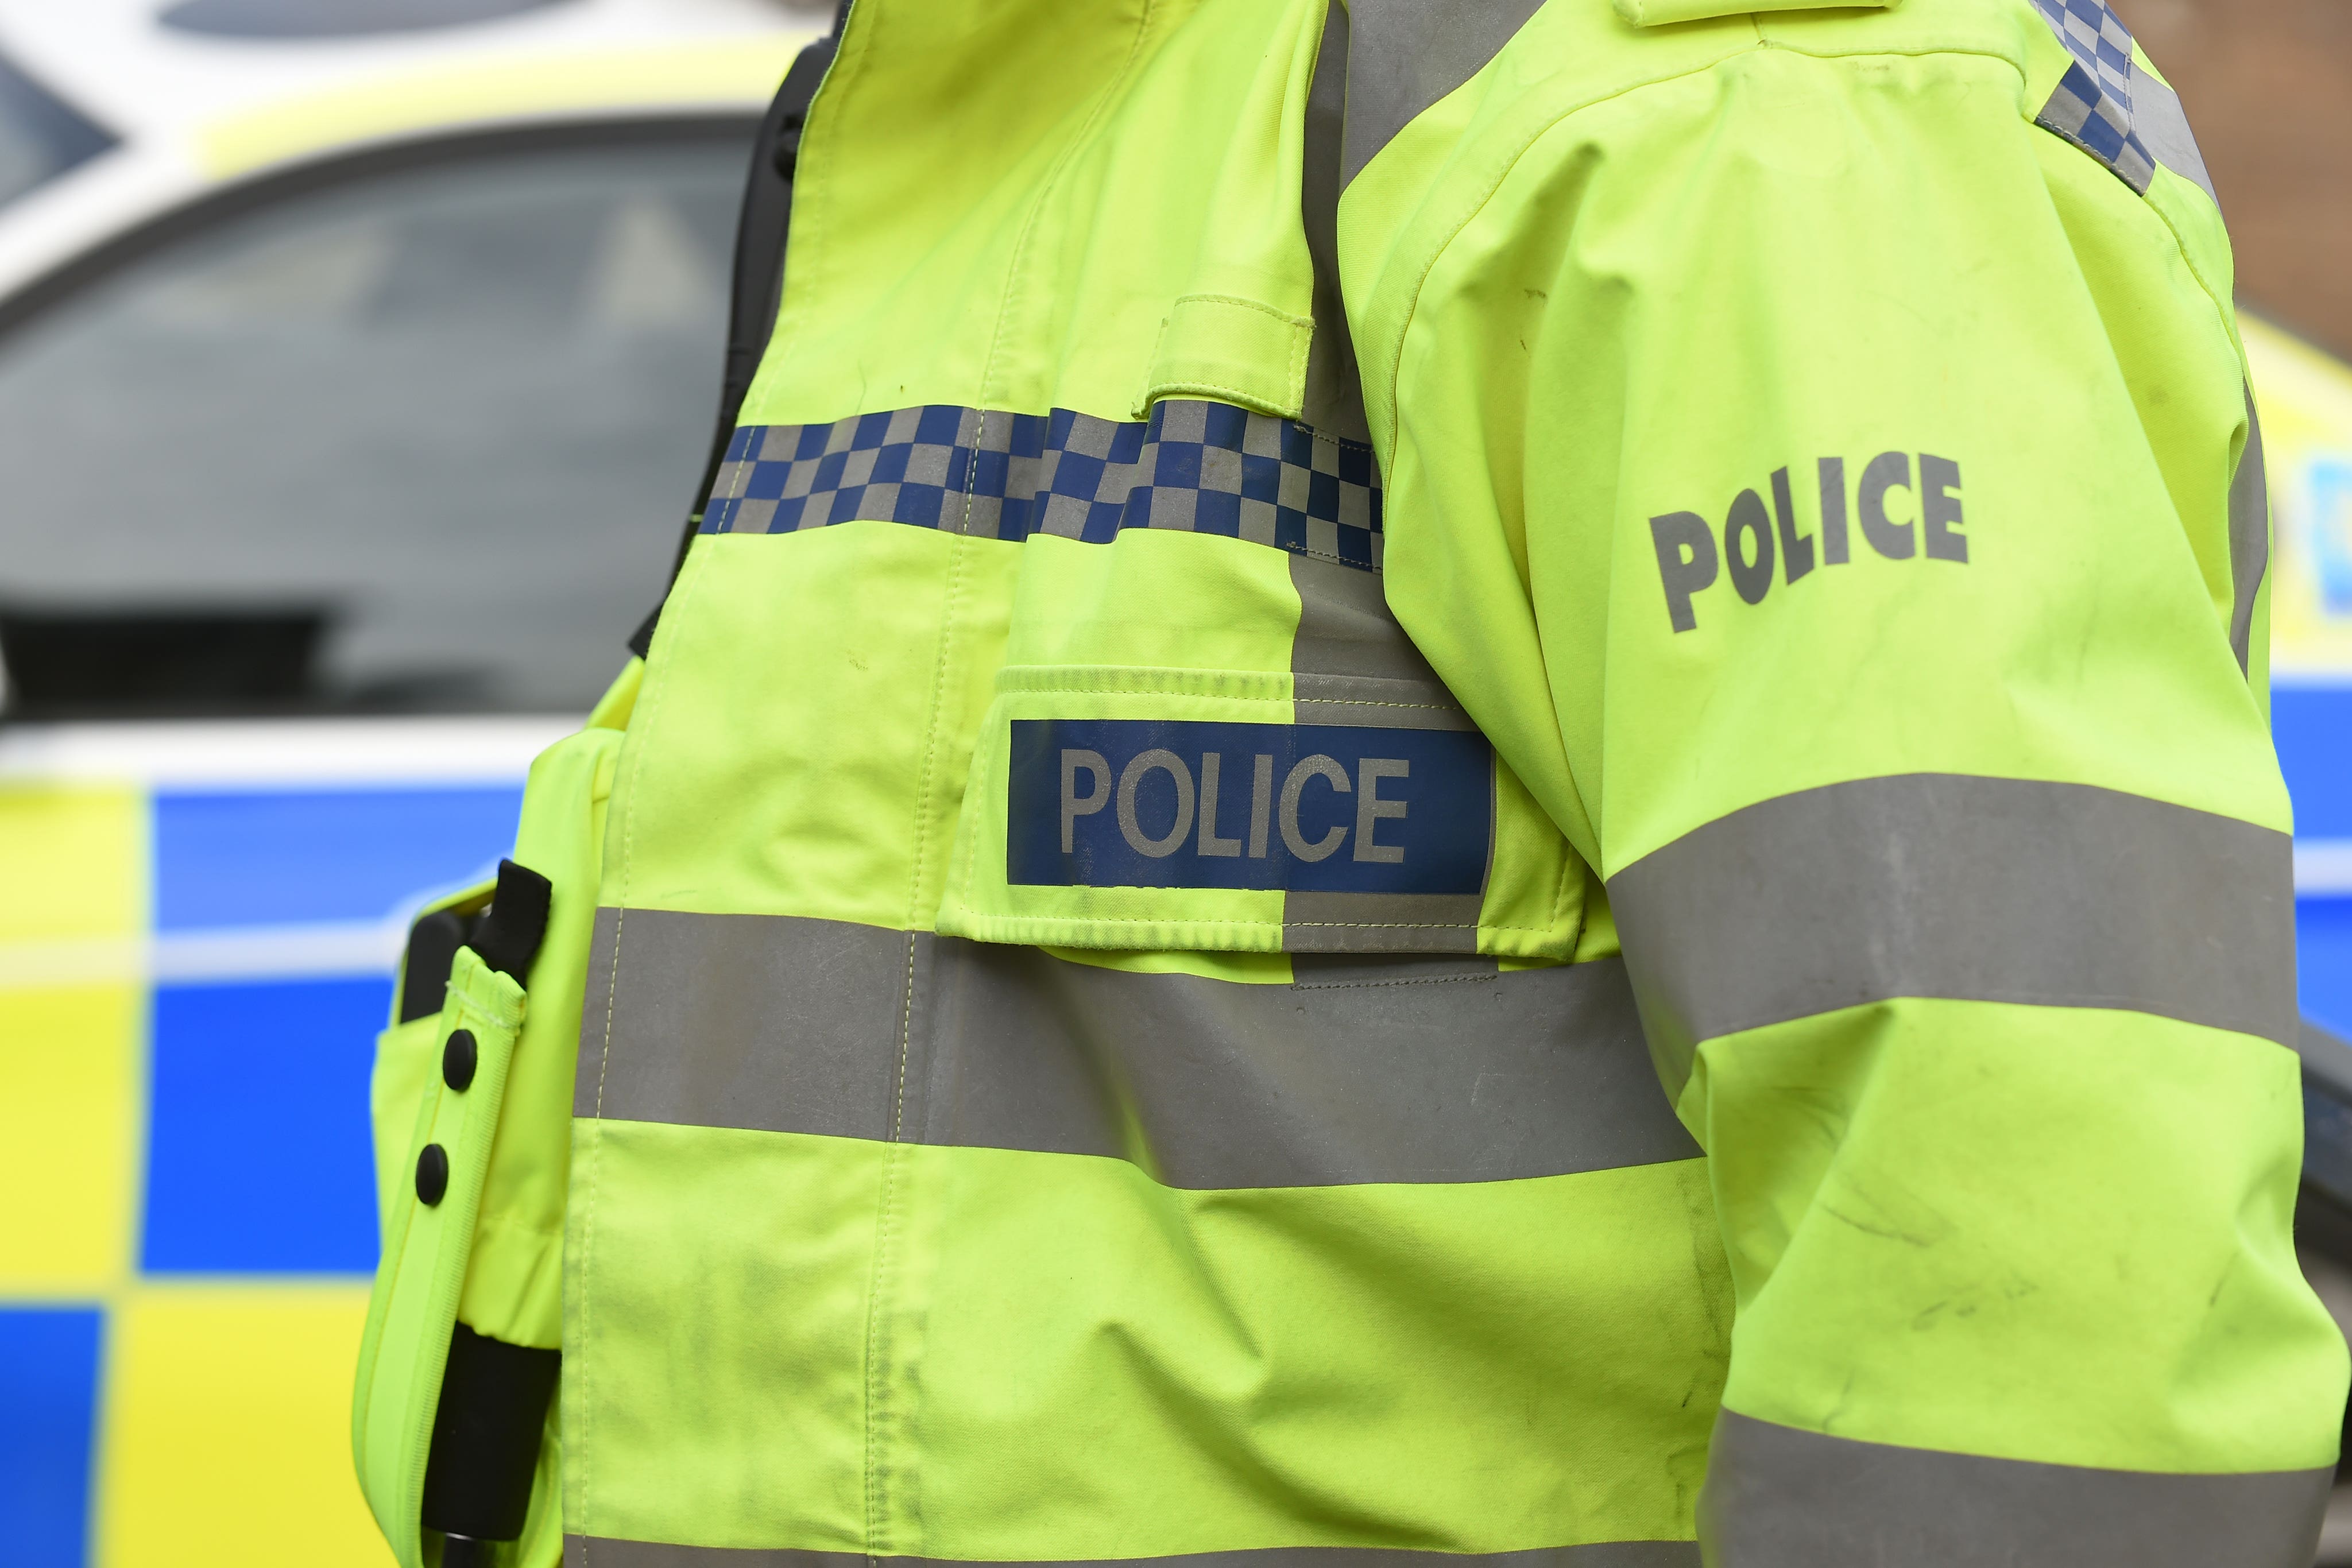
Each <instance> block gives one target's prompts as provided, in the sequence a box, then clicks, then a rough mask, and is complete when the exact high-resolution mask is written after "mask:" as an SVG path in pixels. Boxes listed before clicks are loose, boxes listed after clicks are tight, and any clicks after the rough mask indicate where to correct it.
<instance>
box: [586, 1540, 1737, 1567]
mask: <svg viewBox="0 0 2352 1568" xmlns="http://www.w3.org/2000/svg"><path fill="white" fill-rule="evenodd" d="M563 1561H564V1563H565V1564H566V1568H869V1565H871V1564H874V1563H904V1564H905V1565H906V1568H967V1563H966V1562H965V1560H962V1559H958V1558H951V1557H869V1556H867V1555H866V1553H865V1552H806V1551H795V1550H793V1549H791V1548H773V1547H771V1548H762V1547H756V1546H753V1547H744V1546H664V1545H660V1544H657V1543H656V1542H648V1541H614V1540H610V1539H608V1538H606V1537H604V1536H583V1535H567V1536H565V1537H564V1538H563ZM969 1568H1699V1555H1698V1544H1697V1543H1696V1542H1690V1541H1616V1542H1597V1543H1595V1544H1593V1545H1590V1546H1546V1547H1538V1548H1537V1549H1536V1550H1534V1551H1531V1552H1408V1551H1404V1550H1402V1549H1395V1548H1385V1547H1377V1546H1267V1547H1261V1548H1258V1549H1257V1550H1255V1551H1242V1552H1183V1553H1181V1554H1178V1555H1175V1556H1169V1557H1111V1558H1076V1559H1062V1558H1055V1559H1039V1560H1034V1561H1031V1562H1027V1563H1015V1562H1005V1561H1002V1560H1000V1559H996V1558H991V1559H989V1560H988V1562H986V1563H970V1564H969Z"/></svg>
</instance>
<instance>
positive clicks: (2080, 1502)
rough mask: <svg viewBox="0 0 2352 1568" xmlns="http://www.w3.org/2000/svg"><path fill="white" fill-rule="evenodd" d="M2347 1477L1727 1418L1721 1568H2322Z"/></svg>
mask: <svg viewBox="0 0 2352 1568" xmlns="http://www.w3.org/2000/svg"><path fill="white" fill-rule="evenodd" d="M2334 1479H2335V1471H2334V1470H2333V1469H2315V1470H2268V1471H2257V1472H2253V1473H2251V1474H2243V1475H2172V1474H2162V1473H2158V1472H2155V1471H2149V1470H2105V1469H2085V1468H2083V1467H2080V1466H2074V1465H2043V1464H2032V1463H2028V1462H2026V1461H2024V1460H2021V1459H1992V1458H1981V1457H1979V1456H1978V1455H1974V1454H1952V1453H1943V1452H1939V1451H1937V1450H1935V1449H1932V1448H1896V1447H1895V1446H1893V1445H1891V1444H1885V1443H1864V1442H1856V1441H1853V1439H1850V1438H1845V1437H1822V1436H1821V1435H1820V1434H1818V1433H1813V1432H1803V1431H1800V1430H1798V1429H1797V1428H1795V1427H1782V1426H1779V1425H1777V1424H1775V1423H1773V1422H1769V1421H1759V1420H1755V1419H1753V1418H1752V1417H1749V1416H1740V1415H1736V1414H1734V1413H1733V1412H1731V1411H1729V1410H1726V1411H1724V1412H1722V1413H1721V1414H1720V1415H1719V1416H1717V1417H1716V1427H1715V1439H1714V1441H1713V1443H1712V1444H1711V1445H1710V1446H1709V1448H1708V1451H1707V1470H1706V1487H1705V1489H1704V1490H1701V1492H1700V1493H1699V1505H1698V1529H1699V1537H1700V1539H1701V1540H1703V1541H1705V1542H1706V1545H1707V1559H1706V1561H1707V1563H1708V1564H1709V1568H2022V1565H2025V1564H2033V1565H2037V1568H2038V1565H2040V1564H2044V1563H2046V1564H2049V1565H2050V1568H2061V1565H2063V1568H2223V1565H2226V1568H2309V1564H2310V1563H2311V1560H2312V1557H2313V1555H2314V1553H2315V1551H2316V1549H2317V1547H2318V1544H2319V1522H2320V1516H2321V1515H2322V1513H2323V1512H2324V1511H2326V1506H2327V1493H2328V1488H2329V1486H2330V1484H2331V1483H2332V1482H2333V1481H2334Z"/></svg>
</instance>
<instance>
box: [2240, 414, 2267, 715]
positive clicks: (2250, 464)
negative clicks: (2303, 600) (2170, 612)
mask: <svg viewBox="0 0 2352 1568" xmlns="http://www.w3.org/2000/svg"><path fill="white" fill-rule="evenodd" d="M2270 564H2271V493H2270V485H2269V482H2268V479H2267V477H2266V476H2265V475H2264V473H2263V424H2262V421H2261V420H2260V419H2259V418H2258V417H2256V415H2255V413H2254V389H2253V388H2252V387H2248V388H2247V389H2246V450H2245V452H2244V453H2243V454H2242V455H2240V457H2239V458H2238V471H2237V472H2236V473H2235V474H2232V475H2231V476H2230V595H2231V601H2230V651H2231V653H2235V654H2237V656H2238V668H2240V669H2241V670H2243V669H2245V668H2246V667H2247V658H2248V655H2249V654H2250V653H2252V650H2253V639H2254V595H2255V594H2256V593H2257V592H2259V591H2261V589H2262V586H2263V573H2264V572H2266V571H2268V570H2270Z"/></svg>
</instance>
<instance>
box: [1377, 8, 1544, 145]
mask: <svg viewBox="0 0 2352 1568" xmlns="http://www.w3.org/2000/svg"><path fill="white" fill-rule="evenodd" d="M1542 3H1543V0H1347V5H1348V129H1347V135H1346V147H1345V151H1344V152H1343V153H1342V155H1341V158H1340V163H1339V183H1340V184H1341V185H1342V186H1345V185H1346V184H1348V183H1349V182H1351V181H1353V180H1354V179H1355V177H1356V176H1357V175H1358V174H1359V173H1360V172H1363V167H1364V165H1365V164H1367V163H1369V162H1371V161H1372V158H1373V156H1374V155H1375V154H1376V153H1378V152H1380V150H1381V148H1383V147H1386V146H1387V145H1388V144H1389V143H1390V142H1391V141H1394V140H1395V139H1396V135H1397V132H1399V131H1402V130H1403V129H1404V128H1405V127H1406V126H1407V125H1409V124H1411V123H1412V120H1413V119H1414V117H1415V116H1417V115H1419V114H1420V113H1421V111H1422V110H1425V109H1427V108H1428V107H1429V106H1430V105H1432V104H1433V103H1435V102H1436V101H1437V100H1438V99H1441V98H1444V96H1445V95H1446V94H1448V93H1450V92H1452V91H1453V90H1454V89H1455V88H1458V87H1460V86H1461V85H1462V84H1463V83H1464V82H1466V81H1468V80H1469V79H1470V78H1472V77H1475V76H1476V75H1477V74H1478V73H1479V72H1480V71H1482V70H1484V69H1486V62H1487V61H1489V60H1491V59H1493V58H1494V57H1496V55H1498V54H1500V53H1502V51H1503V46H1504V45H1505V44H1507V43H1509V42H1510V41H1511V38H1512V37H1513V35H1515V34H1517V32H1518V30H1519V29H1520V28H1521V27H1523V26H1526V25H1527V21H1528V17H1530V16H1534V15H1535V14H1536V12H1537V10H1538V9H1539V8H1540V7H1541V5H1542Z"/></svg>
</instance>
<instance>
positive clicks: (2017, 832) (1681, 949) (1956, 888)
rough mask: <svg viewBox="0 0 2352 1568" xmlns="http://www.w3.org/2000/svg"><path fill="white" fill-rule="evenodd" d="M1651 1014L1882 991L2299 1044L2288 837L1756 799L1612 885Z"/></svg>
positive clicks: (2180, 818)
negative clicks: (2130, 1016) (2116, 1015)
mask: <svg viewBox="0 0 2352 1568" xmlns="http://www.w3.org/2000/svg"><path fill="white" fill-rule="evenodd" d="M1609 900H1610V906H1611V907H1612V909H1613V910H1614V911H1615V912H1616V916H1617V929H1618V932H1619V934H1620V936H1622V940H1623V942H1624V946H1625V954H1626V958H1627V961H1628V962H1629V963H1630V964H1631V966H1632V967H1633V984H1634V989H1635V991H1636V993H1637V994H1638V995H1639V996H1640V997H1641V998H1642V1009H1643V1022H1644V1023H1645V1024H1647V1025H1648V1027H1649V1029H1650V1031H1651V1038H1652V1042H1653V1044H1654V1046H1655V1047H1656V1048H1657V1049H1658V1050H1659V1051H1660V1054H1661V1058H1662V1060H1664V1061H1667V1062H1669V1063H1675V1064H1677V1065H1682V1066H1686V1065H1687V1063H1688V1059H1689V1052H1690V1050H1691V1048H1692V1046H1693V1045H1694V1044H1695V1043H1696V1042H1697V1041H1699V1040H1711V1039H1714V1038H1715V1037H1717V1036H1718V1035H1725V1034H1730V1033H1732V1032H1734V1031H1735V1030H1744V1029H1754V1028H1757V1027H1758V1026H1759V1025H1763V1024H1770V1023H1780V1022H1782V1021H1785V1020H1787V1019H1799V1018H1807V1017H1810V1016H1811V1015H1813V1014H1815V1013H1822V1012H1828V1011H1830V1010H1831V1009H1835V1008H1844V1007H1853V1006H1855V1005H1857V1004H1860V1003H1864V1002H1874V1001H1882V1000H1885V999H1886V998H1892V997H1948V998H1963V999H1970V1000H1978V1001H1996V1002H2028V1003H2034V1004H2039V1005H2042V1006H2049V1007H2084V1008H2126V1009H2133V1010H2135V1011H2139V1012H2147V1013H2156V1014H2159V1015H2161V1016H2163V1017H2166V1018H2174V1019H2185V1020H2187V1021H2189V1022H2191V1023H2200V1024H2210V1025H2212V1026H2213V1027H2215V1028H2217V1029H2228V1030H2242V1031H2243V1032H2245V1033H2248V1034H2256V1035H2261V1036H2263V1037H2264V1038H2265V1039H2269V1040H2279V1041H2281V1042H2282V1043H2292V1042H2293V1040H2294V1038H2295V1030H2296V1023H2297V1020H2296V1012H2295V994H2294V862H2293V854H2292V850H2291V846H2290V842H2289V840H2288V838H2287V835H2286V834H2284V833H2281V832H2275V831H2272V830H2271V829H2268V828H2261V827H2256V826H2254V825H2253V824H2252V823H2251V822H2242V821H2237V820H2236V819H2234V818H2230V817H2221V816H2216V815H2214V814H2212V813H2211V812H2208V811H2196V810H2189V809H2188V808H2186V807H2182V806H2170V805H2166V804H2164V803H2163V802H2161V801H2157V800H2147V799H2145V798H2144V797H2141V796H2137V795H2126V794H2124V793H2122V792H2120V791H2118V790H2114V789H2093V788H2090V787H2088V786H2085V785H2080V784H2050V783H2041V782H2035V781H2032V780H2027V779H1984V778H1976V777H1972V776H1969V775H1964V774H1951V773H1910V774H1901V775H1897V776H1895V777H1893V778H1885V779H1856V780H1855V781H1853V782H1852V783H1848V784H1832V785H1828V786H1826V787H1824V788H1822V789H1806V790H1801V791H1800V792H1798V793H1796V794H1793V795H1783V796H1780V797H1779V798H1777V799H1775V800H1765V801H1762V802H1760V803H1759V804H1757V805H1754V806H1750V807H1748V808H1747V809H1745V810H1738V811H1734V812H1732V813H1731V814H1730V815H1729V816H1727V817H1722V818H1718V819H1717V821H1712V822H1709V823H1707V824H1706V826H1705V827H1703V828H1699V829H1696V830H1695V831H1692V832H1689V833H1685V835H1684V836H1683V837H1681V838H1679V839H1677V840H1675V841H1674V842H1673V843H1671V844H1668V845H1666V846H1665V847H1664V849H1661V850H1658V851H1656V852H1654V853H1652V854H1648V855H1645V856H1643V858H1642V859H1641V860H1638V861H1636V862H1633V864H1632V865H1630V866H1628V867H1626V868H1625V869H1624V870H1623V871H1622V872H1619V873H1617V874H1616V875H1615V876H1613V877H1612V878H1611V879H1610V881H1609Z"/></svg>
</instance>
